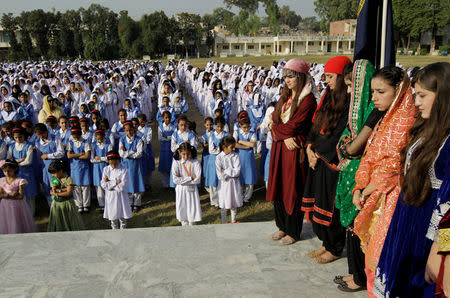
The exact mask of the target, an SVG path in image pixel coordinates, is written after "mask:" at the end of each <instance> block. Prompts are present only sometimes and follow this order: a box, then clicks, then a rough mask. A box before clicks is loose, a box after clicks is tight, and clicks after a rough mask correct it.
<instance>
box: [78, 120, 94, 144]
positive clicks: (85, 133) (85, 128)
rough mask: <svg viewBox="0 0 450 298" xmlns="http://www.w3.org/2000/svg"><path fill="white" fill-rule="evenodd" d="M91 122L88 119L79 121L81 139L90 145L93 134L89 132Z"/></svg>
mask: <svg viewBox="0 0 450 298" xmlns="http://www.w3.org/2000/svg"><path fill="white" fill-rule="evenodd" d="M90 124H91V121H90V120H89V119H88V118H81V119H80V128H81V137H82V138H83V139H85V140H86V141H87V142H88V143H89V144H91V143H92V141H93V138H94V133H93V132H92V130H91V125H90Z"/></svg>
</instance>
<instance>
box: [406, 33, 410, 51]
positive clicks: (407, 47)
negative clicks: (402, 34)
mask: <svg viewBox="0 0 450 298" xmlns="http://www.w3.org/2000/svg"><path fill="white" fill-rule="evenodd" d="M410 46H411V34H408V44H407V45H406V52H408V51H409V47H410Z"/></svg>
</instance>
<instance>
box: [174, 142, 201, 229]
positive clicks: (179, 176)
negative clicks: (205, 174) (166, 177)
mask: <svg viewBox="0 0 450 298" xmlns="http://www.w3.org/2000/svg"><path fill="white" fill-rule="evenodd" d="M196 156H197V149H195V147H194V146H192V145H191V144H190V143H189V142H184V143H182V144H181V145H180V146H179V147H178V150H177V151H176V152H175V155H174V159H175V161H174V163H173V165H172V176H173V182H174V183H175V184H176V187H175V196H176V214H177V219H178V220H179V221H180V222H181V225H182V226H187V225H190V226H192V225H193V224H194V222H199V221H201V220H202V208H201V206H200V197H199V194H198V188H197V185H198V184H199V183H200V179H201V175H202V168H201V165H200V162H199V161H198V160H197V159H196V158H195V157H196Z"/></svg>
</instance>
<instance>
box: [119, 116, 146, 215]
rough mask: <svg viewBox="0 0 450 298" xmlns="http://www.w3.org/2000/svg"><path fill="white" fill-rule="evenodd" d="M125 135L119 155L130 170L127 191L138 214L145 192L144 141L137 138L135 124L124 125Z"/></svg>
mask: <svg viewBox="0 0 450 298" xmlns="http://www.w3.org/2000/svg"><path fill="white" fill-rule="evenodd" d="M123 129H124V130H125V135H124V136H123V137H122V138H120V141H119V155H120V157H121V158H122V164H123V165H124V166H125V167H126V168H127V169H128V174H129V177H130V184H129V185H128V188H127V191H128V196H129V198H130V205H131V207H132V208H133V211H134V212H137V211H138V210H139V208H140V207H141V204H142V195H143V194H144V191H145V185H144V170H143V165H142V155H143V154H144V141H143V140H142V138H139V137H137V136H136V132H135V128H134V126H133V123H131V122H130V121H127V122H125V123H124V124H123Z"/></svg>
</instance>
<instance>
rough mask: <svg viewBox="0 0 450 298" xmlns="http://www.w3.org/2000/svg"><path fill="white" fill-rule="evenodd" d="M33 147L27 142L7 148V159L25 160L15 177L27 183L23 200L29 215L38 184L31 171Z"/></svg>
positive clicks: (32, 212) (33, 210)
mask: <svg viewBox="0 0 450 298" xmlns="http://www.w3.org/2000/svg"><path fill="white" fill-rule="evenodd" d="M33 157H34V154H33V145H32V144H30V143H29V142H26V141H25V142H23V143H16V142H14V144H13V145H11V146H10V147H9V152H8V154H7V158H14V160H18V159H22V158H25V160H24V161H22V162H20V163H19V173H18V175H17V177H20V178H23V179H25V180H26V181H28V184H27V185H26V186H25V187H24V189H23V192H24V200H25V201H26V202H27V204H28V206H29V207H30V211H31V214H32V215H34V212H35V206H36V205H35V198H36V196H37V194H38V184H37V181H38V180H37V178H36V174H35V172H34V170H33Z"/></svg>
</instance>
